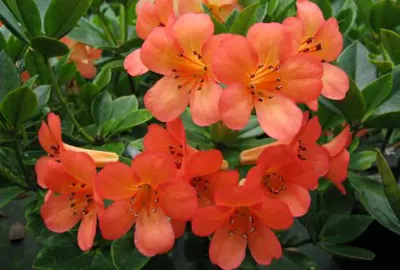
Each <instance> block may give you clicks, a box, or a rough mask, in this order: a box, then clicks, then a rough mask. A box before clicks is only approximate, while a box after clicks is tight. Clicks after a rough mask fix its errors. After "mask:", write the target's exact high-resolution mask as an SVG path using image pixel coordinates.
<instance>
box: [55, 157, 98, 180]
mask: <svg viewBox="0 0 400 270" xmlns="http://www.w3.org/2000/svg"><path fill="white" fill-rule="evenodd" d="M61 164H62V165H63V167H64V169H65V171H66V172H68V173H69V174H70V175H71V176H72V177H73V178H74V179H76V180H78V181H80V182H82V183H87V184H89V185H92V184H93V183H94V181H95V179H96V174H97V171H96V165H95V164H94V161H93V159H92V158H91V157H90V156H89V155H88V154H86V153H79V152H73V151H65V152H63V153H62V154H61Z"/></svg>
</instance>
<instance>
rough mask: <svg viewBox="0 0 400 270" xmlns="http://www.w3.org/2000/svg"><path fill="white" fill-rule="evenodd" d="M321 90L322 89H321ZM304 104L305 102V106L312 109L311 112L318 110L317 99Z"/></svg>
mask: <svg viewBox="0 0 400 270" xmlns="http://www.w3.org/2000/svg"><path fill="white" fill-rule="evenodd" d="M322 91H323V89H322ZM306 104H307V107H308V108H309V109H310V110H312V111H313V112H316V111H318V100H313V101H309V102H306Z"/></svg>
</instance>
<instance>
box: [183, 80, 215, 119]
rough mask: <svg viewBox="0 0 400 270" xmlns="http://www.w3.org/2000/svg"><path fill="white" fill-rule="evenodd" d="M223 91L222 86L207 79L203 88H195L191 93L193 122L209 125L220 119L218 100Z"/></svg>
mask: <svg viewBox="0 0 400 270" xmlns="http://www.w3.org/2000/svg"><path fill="white" fill-rule="evenodd" d="M221 93H222V89H221V87H220V86H219V85H218V84H217V83H215V82H213V81H210V80H209V79H207V80H206V81H204V83H203V84H202V87H201V90H197V89H194V90H193V91H192V93H191V95H190V112H191V113H192V118H193V122H194V123H195V124H196V125H198V126H209V125H211V124H214V123H216V122H218V121H219V120H220V118H221V117H220V114H219V109H218V102H219V99H220V96H221Z"/></svg>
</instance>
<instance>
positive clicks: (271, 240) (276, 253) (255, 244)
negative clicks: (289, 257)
mask: <svg viewBox="0 0 400 270" xmlns="http://www.w3.org/2000/svg"><path fill="white" fill-rule="evenodd" d="M248 243H249V249H250V252H251V256H252V257H253V258H254V260H255V261H256V262H257V263H258V264H261V265H269V264H270V263H271V259H279V258H280V257H282V247H281V243H280V242H279V240H278V238H277V237H276V236H275V234H274V233H273V232H272V231H271V230H270V229H268V228H267V227H265V226H263V225H261V224H260V225H259V226H257V229H256V230H255V231H254V233H250V234H249V235H248Z"/></svg>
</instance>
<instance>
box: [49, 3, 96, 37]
mask: <svg viewBox="0 0 400 270" xmlns="http://www.w3.org/2000/svg"><path fill="white" fill-rule="evenodd" d="M91 4H92V0H68V1H65V0H52V1H51V4H50V6H49V8H48V10H47V12H46V16H45V18H44V28H45V30H46V35H47V36H49V37H54V38H57V39H59V38H62V37H63V36H65V35H66V34H67V33H68V32H69V31H71V29H72V28H73V27H74V26H75V25H76V23H77V22H78V20H79V19H80V18H81V17H82V15H84V14H85V13H86V11H87V10H88V8H89V7H90V5H91Z"/></svg>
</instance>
